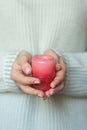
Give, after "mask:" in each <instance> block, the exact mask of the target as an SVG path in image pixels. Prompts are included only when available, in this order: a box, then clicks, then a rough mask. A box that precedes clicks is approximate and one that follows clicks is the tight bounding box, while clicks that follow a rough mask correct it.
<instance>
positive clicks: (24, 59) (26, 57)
mask: <svg viewBox="0 0 87 130" xmlns="http://www.w3.org/2000/svg"><path fill="white" fill-rule="evenodd" d="M31 58H32V56H31V54H29V53H28V52H21V53H20V54H19V56H18V60H17V61H18V64H19V65H20V66H21V69H22V71H23V72H24V73H25V74H26V75H28V74H31Z"/></svg>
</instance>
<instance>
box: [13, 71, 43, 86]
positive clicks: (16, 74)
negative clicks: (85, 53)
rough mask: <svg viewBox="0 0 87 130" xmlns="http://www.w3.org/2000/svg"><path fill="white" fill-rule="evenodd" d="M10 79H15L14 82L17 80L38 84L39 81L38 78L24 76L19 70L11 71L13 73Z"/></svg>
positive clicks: (23, 82) (22, 82)
mask: <svg viewBox="0 0 87 130" xmlns="http://www.w3.org/2000/svg"><path fill="white" fill-rule="evenodd" d="M11 79H12V80H15V81H16V82H19V83H21V84H25V85H27V84H38V83H40V80H39V79H38V78H34V77H29V76H24V75H23V74H22V73H20V72H13V75H12V77H11Z"/></svg>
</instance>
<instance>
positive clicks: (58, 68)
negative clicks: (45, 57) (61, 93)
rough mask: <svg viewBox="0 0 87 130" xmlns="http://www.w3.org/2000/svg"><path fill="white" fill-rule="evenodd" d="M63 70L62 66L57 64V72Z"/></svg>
mask: <svg viewBox="0 0 87 130" xmlns="http://www.w3.org/2000/svg"><path fill="white" fill-rule="evenodd" d="M61 69H62V66H61V64H59V63H57V64H56V71H59V70H61Z"/></svg>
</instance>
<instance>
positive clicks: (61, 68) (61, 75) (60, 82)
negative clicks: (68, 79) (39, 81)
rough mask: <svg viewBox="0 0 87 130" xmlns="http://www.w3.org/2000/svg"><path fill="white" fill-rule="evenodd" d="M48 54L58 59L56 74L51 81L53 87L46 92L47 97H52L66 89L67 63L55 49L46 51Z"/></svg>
mask: <svg viewBox="0 0 87 130" xmlns="http://www.w3.org/2000/svg"><path fill="white" fill-rule="evenodd" d="M44 54H46V55H51V56H53V57H54V58H55V60H56V76H55V78H54V80H53V81H52V82H51V84H50V86H51V88H50V89H49V90H48V91H46V92H45V98H44V99H46V98H47V97H50V96H51V95H53V94H56V93H58V92H61V91H62V90H63V89H64V79H65V74H66V65H65V63H64V61H63V58H62V57H61V56H59V55H58V54H57V53H56V52H55V51H54V50H52V49H49V50H46V51H45V52H44Z"/></svg>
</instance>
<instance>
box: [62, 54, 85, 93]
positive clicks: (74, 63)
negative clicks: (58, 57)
mask: <svg viewBox="0 0 87 130" xmlns="http://www.w3.org/2000/svg"><path fill="white" fill-rule="evenodd" d="M63 58H64V61H65V63H66V66H67V73H66V77H65V88H64V91H63V93H64V94H66V95H71V96H87V53H86V52H83V53H63Z"/></svg>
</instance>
